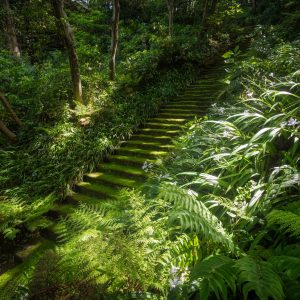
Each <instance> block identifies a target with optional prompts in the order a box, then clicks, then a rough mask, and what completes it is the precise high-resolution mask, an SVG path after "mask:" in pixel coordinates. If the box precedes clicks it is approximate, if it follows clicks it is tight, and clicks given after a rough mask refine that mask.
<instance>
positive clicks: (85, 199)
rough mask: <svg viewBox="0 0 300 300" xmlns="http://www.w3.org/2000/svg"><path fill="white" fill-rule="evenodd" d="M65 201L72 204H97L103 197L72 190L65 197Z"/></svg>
mask: <svg viewBox="0 0 300 300" xmlns="http://www.w3.org/2000/svg"><path fill="white" fill-rule="evenodd" d="M66 201H67V202H68V203H71V204H72V205H80V204H86V205H92V206H97V205H100V204H101V203H102V202H103V198H99V197H95V196H90V195H85V194H81V193H76V192H74V191H72V192H70V193H69V195H68V196H67V197H66Z"/></svg>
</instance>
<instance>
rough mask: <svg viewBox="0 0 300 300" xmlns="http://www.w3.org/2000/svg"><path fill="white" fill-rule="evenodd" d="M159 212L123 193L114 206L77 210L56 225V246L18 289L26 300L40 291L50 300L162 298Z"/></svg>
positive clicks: (163, 237) (163, 249) (164, 263)
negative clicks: (146, 294) (71, 297)
mask: <svg viewBox="0 0 300 300" xmlns="http://www.w3.org/2000/svg"><path fill="white" fill-rule="evenodd" d="M158 209H159V207H156V206H153V203H149V202H147V201H146V200H145V199H144V197H143V196H142V195H141V194H140V193H139V192H136V191H127V190H123V191H121V192H120V194H119V197H118V198H117V200H116V201H115V202H103V203H102V204H100V205H99V206H98V207H90V206H86V205H81V206H80V207H79V208H78V209H77V210H75V211H74V213H73V214H71V215H70V216H69V217H68V218H66V219H64V220H61V222H60V224H59V226H58V227H59V235H60V237H59V239H60V243H59V245H58V246H57V248H56V250H55V252H53V251H48V252H46V253H45V254H44V256H43V258H39V263H38V264H37V265H36V266H35V268H34V270H33V272H30V276H28V278H27V283H25V282H23V283H22V284H23V285H24V290H25V291H27V293H29V295H30V296H31V297H38V296H39V295H40V291H41V290H42V291H43V295H50V294H51V297H52V299H58V298H59V297H65V296H67V295H74V296H75V295H76V297H77V299H80V297H84V296H86V295H87V294H86V293H87V291H88V289H89V288H93V291H94V293H96V294H97V295H98V297H100V298H101V299H102V297H108V299H112V298H113V297H116V296H117V295H118V294H119V296H120V295H123V297H125V298H124V299H127V298H126V294H128V295H130V294H131V293H132V292H137V293H142V294H143V293H144V292H146V291H147V290H149V289H150V288H151V290H152V293H153V294H154V296H155V294H156V295H163V294H165V292H166V290H165V287H166V286H167V282H168V277H169V268H170V267H169V266H170V265H169V264H170V262H169V257H170V255H169V251H170V250H169V249H170V241H168V240H167V237H168V232H167V231H166V230H165V220H164V219H161V218H157V217H156V215H157V214H158V212H159V211H158ZM22 272H27V271H26V269H25V270H23V271H22ZM22 278H23V277H22ZM28 281H29V282H30V283H29V282H28ZM13 284H14V285H15V286H16V287H17V286H18V285H19V281H18V277H16V278H15V281H12V282H11V283H10V285H9V288H10V291H7V292H8V293H10V294H13V293H14V291H15V289H13V288H12V285H13ZM110 297H111V298H110ZM154 298H155V297H154ZM105 299H106V298H105Z"/></svg>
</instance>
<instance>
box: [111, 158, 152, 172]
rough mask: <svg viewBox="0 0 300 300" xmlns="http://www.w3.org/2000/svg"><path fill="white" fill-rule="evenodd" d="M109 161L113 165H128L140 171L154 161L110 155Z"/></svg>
mask: <svg viewBox="0 0 300 300" xmlns="http://www.w3.org/2000/svg"><path fill="white" fill-rule="evenodd" d="M109 160H110V161H111V162H114V163H120V164H122V165H129V166H135V167H140V168H141V170H142V166H143V165H144V164H148V163H155V161H156V160H151V159H149V158H148V157H141V156H126V155H111V156H110V157H109Z"/></svg>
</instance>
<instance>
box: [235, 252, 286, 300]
mask: <svg viewBox="0 0 300 300" xmlns="http://www.w3.org/2000/svg"><path fill="white" fill-rule="evenodd" d="M235 266H236V268H237V272H238V282H239V284H240V285H241V286H242V290H243V296H244V299H248V294H249V292H250V291H254V292H255V293H256V294H257V296H258V297H259V298H260V299H261V300H268V298H269V297H272V298H273V299H275V300H281V299H283V298H284V293H283V287H282V282H281V279H280V277H279V276H278V274H277V273H275V272H274V270H273V268H272V265H271V264H270V263H268V262H265V261H263V260H261V259H259V258H258V257H255V258H254V257H251V256H246V257H243V258H241V259H239V260H238V261H237V262H236V264H235Z"/></svg>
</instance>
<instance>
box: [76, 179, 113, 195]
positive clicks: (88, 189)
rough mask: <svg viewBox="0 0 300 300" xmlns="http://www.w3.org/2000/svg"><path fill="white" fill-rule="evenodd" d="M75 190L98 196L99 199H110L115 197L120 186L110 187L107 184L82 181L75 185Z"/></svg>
mask: <svg viewBox="0 0 300 300" xmlns="http://www.w3.org/2000/svg"><path fill="white" fill-rule="evenodd" d="M75 192H77V193H82V194H86V195H89V196H94V197H98V198H99V199H101V198H102V199H110V198H115V196H116V194H117V192H118V188H117V187H114V188H113V187H110V186H108V185H107V184H100V183H94V182H93V183H92V182H87V181H82V182H79V183H77V184H76V185H75Z"/></svg>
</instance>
